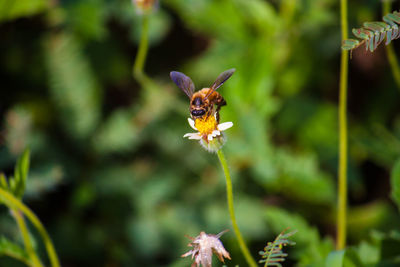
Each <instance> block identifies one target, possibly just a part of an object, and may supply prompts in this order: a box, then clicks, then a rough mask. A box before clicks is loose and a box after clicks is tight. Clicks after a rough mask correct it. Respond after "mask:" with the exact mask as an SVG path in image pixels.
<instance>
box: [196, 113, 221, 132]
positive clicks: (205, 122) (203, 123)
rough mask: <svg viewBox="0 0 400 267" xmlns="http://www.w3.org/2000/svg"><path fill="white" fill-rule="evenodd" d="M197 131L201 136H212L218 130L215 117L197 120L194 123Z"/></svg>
mask: <svg viewBox="0 0 400 267" xmlns="http://www.w3.org/2000/svg"><path fill="white" fill-rule="evenodd" d="M194 125H195V126H196V129H197V130H198V131H199V132H200V134H211V133H212V132H213V131H214V130H217V125H218V123H217V121H216V119H215V117H214V116H213V115H210V116H207V117H205V118H200V119H196V120H195V122H194Z"/></svg>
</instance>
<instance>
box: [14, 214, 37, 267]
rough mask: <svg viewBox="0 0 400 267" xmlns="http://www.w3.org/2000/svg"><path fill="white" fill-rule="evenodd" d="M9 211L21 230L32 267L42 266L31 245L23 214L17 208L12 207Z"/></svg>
mask: <svg viewBox="0 0 400 267" xmlns="http://www.w3.org/2000/svg"><path fill="white" fill-rule="evenodd" d="M11 213H12V215H13V217H14V218H15V220H16V222H17V224H18V228H19V230H20V232H21V235H22V239H23V241H24V246H25V250H26V252H27V253H28V256H29V258H30V259H31V261H32V266H34V267H43V264H42V263H41V262H40V259H39V257H38V256H37V254H36V252H35V249H34V248H33V246H32V242H31V239H30V236H29V231H28V227H27V226H26V223H25V219H24V216H23V215H22V213H21V212H20V211H19V210H16V209H12V210H11Z"/></svg>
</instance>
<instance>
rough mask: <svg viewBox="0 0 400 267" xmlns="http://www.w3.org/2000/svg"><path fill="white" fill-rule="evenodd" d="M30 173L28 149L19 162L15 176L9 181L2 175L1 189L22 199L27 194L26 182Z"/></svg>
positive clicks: (0, 180)
mask: <svg viewBox="0 0 400 267" xmlns="http://www.w3.org/2000/svg"><path fill="white" fill-rule="evenodd" d="M28 172H29V149H26V150H25V151H24V153H23V154H22V155H21V157H20V158H19V159H18V160H17V163H16V165H15V168H14V176H10V177H9V179H8V181H7V180H6V177H5V175H4V174H2V173H1V174H0V187H1V188H3V189H5V190H7V191H9V192H10V193H12V194H13V195H14V196H15V197H17V198H19V199H22V196H23V195H24V193H25V187H26V182H27V178H28Z"/></svg>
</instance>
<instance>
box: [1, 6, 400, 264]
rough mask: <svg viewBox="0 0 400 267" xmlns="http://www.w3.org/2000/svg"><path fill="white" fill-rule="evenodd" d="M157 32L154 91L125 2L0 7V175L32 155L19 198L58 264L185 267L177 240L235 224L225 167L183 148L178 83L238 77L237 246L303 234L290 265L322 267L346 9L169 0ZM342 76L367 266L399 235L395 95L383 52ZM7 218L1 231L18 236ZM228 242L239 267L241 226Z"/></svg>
mask: <svg viewBox="0 0 400 267" xmlns="http://www.w3.org/2000/svg"><path fill="white" fill-rule="evenodd" d="M380 5H381V3H380V2H379V1H363V2H362V3H361V2H356V1H351V2H350V6H349V12H350V13H349V20H350V21H349V23H350V27H359V26H360V25H362V22H364V21H373V20H380V19H381V6H380ZM395 7H397V6H395ZM149 19H150V28H149V35H150V49H149V54H148V58H147V61H146V67H145V71H146V73H147V74H148V75H149V77H151V79H152V81H153V82H154V84H156V86H155V87H154V86H153V88H147V87H146V86H141V85H140V84H139V83H138V82H136V81H135V79H133V77H132V65H133V62H134V59H135V55H136V52H137V48H138V42H139V37H140V29H141V15H139V14H138V13H137V12H136V10H135V6H134V5H133V4H132V3H131V2H130V1H129V0H114V1H107V0H85V1H83V0H81V1H79V0H59V1H56V0H53V1H47V0H18V1H15V0H0V81H1V86H0V87H1V89H0V115H1V128H0V169H1V170H3V171H4V172H5V173H6V174H9V173H11V172H12V170H13V166H14V164H15V161H16V158H17V157H18V156H19V155H21V153H22V152H23V150H24V148H25V147H30V149H31V160H32V162H31V171H30V177H29V179H28V185H27V191H26V194H25V197H24V202H25V203H26V204H27V205H28V206H29V207H31V208H32V209H33V210H34V211H35V213H37V215H38V216H39V217H40V218H41V220H42V222H43V223H44V225H45V226H46V228H47V230H48V231H49V233H50V235H51V237H52V239H53V241H54V244H55V246H56V249H57V252H58V254H59V257H60V260H61V262H62V265H63V266H66V267H68V266H71V267H72V266H108V267H114V266H173V267H179V266H189V265H190V264H191V263H190V262H191V261H190V259H187V258H185V259H180V255H182V254H183V253H185V252H186V251H187V250H188V249H189V248H188V247H187V243H188V241H189V240H188V239H187V238H186V237H185V236H184V235H190V236H196V235H198V233H199V232H200V231H202V230H204V231H206V232H208V233H218V232H220V231H222V230H224V229H231V224H230V220H229V215H228V213H227V205H226V195H225V194H226V192H225V181H224V178H223V173H222V170H221V168H220V166H219V165H218V159H217V157H216V155H214V154H209V153H207V152H206V151H204V150H203V149H202V148H201V147H200V146H199V144H198V143H196V142H193V141H189V140H187V139H183V138H182V136H183V135H184V134H185V133H187V132H192V129H191V128H190V127H189V125H188V123H187V117H188V115H189V112H188V107H189V102H188V99H187V97H186V96H185V95H184V93H182V92H181V91H180V90H179V89H178V87H176V86H175V84H173V82H172V81H171V80H170V79H169V72H170V71H172V70H177V71H182V72H184V73H186V74H187V75H189V76H190V77H191V78H192V80H193V81H194V83H195V84H196V88H197V89H201V88H203V87H208V86H209V85H211V84H212V82H213V81H214V80H215V79H216V77H217V76H218V74H220V73H221V72H222V71H224V70H226V69H229V68H233V67H234V68H236V72H235V74H234V75H233V76H232V78H230V79H229V80H228V81H227V82H226V83H225V84H224V86H222V87H221V88H220V89H219V91H220V93H221V94H222V95H223V96H224V98H225V99H226V101H227V103H228V105H227V106H226V107H224V108H222V110H221V121H222V122H224V121H232V122H233V123H234V127H233V128H231V129H229V130H228V131H227V132H226V133H227V136H228V142H227V144H226V145H225V147H224V151H225V153H226V157H227V160H228V162H229V165H230V170H231V171H232V174H233V179H234V193H235V208H236V213H237V214H236V216H237V219H238V223H239V227H240V228H241V231H242V234H243V235H244V237H245V239H246V240H247V242H248V244H249V247H250V249H251V251H252V254H253V255H254V256H255V257H258V251H260V250H262V249H263V247H264V246H265V245H266V243H267V241H271V240H273V239H274V237H275V236H276V235H277V234H278V233H279V232H281V231H282V230H284V229H285V228H287V227H290V228H291V229H297V230H298V233H297V234H296V235H295V236H294V237H293V240H294V241H296V242H297V245H296V246H295V247H293V248H290V249H288V250H287V251H289V260H288V261H287V262H286V263H287V264H286V266H295V265H297V266H323V265H321V264H322V262H323V260H324V259H325V258H326V256H327V255H328V253H329V252H330V251H331V250H332V249H333V248H334V237H335V231H336V227H335V224H336V219H335V214H336V176H337V161H338V155H337V148H338V133H337V132H338V129H337V128H338V122H337V113H338V112H337V99H338V81H339V56H340V27H339V2H338V1H333V0H319V1H315V0H301V1H296V0H269V1H266V0H161V3H160V5H159V8H158V10H156V11H155V12H153V13H152V14H151V15H150V18H149ZM394 45H395V47H397V48H398V47H399V43H398V42H396V41H394ZM349 77H350V83H349V101H348V105H349V145H350V147H349V162H348V164H349V214H348V216H349V218H348V219H349V220H348V242H349V244H350V245H354V246H355V248H356V249H355V250H356V251H359V252H360V251H361V252H360V253H366V254H365V255H368V257H364V258H363V261H364V263H368V262H371V263H372V262H374V261H376V259H377V257H378V255H377V253H378V251H377V250H376V248H375V247H374V244H375V243H374V242H376V240H377V239H379V238H378V237H379V235H380V234H381V233H383V232H389V231H391V230H393V229H396V228H397V229H398V226H399V224H400V217H399V213H398V209H397V207H396V206H395V205H394V203H393V202H392V200H391V198H390V172H391V169H392V167H393V165H394V163H395V162H396V160H397V159H398V158H399V154H400V115H399V114H400V105H399V92H400V91H399V88H397V87H396V85H395V83H394V81H393V77H392V76H391V71H390V68H389V65H388V62H387V59H386V55H385V50H384V46H382V47H380V48H379V49H378V50H377V51H376V52H374V53H373V54H372V53H367V52H365V50H364V48H360V49H358V50H356V51H354V52H353V57H352V60H351V61H350V76H349ZM0 211H1V213H0V231H1V233H2V234H4V235H5V236H7V237H9V238H11V239H14V240H21V237H20V235H19V232H18V228H17V226H16V225H15V223H14V221H13V219H12V217H11V216H10V215H9V212H8V210H7V209H6V208H5V207H2V208H1V209H0ZM32 233H33V235H34V236H36V237H37V235H36V233H35V231H32ZM377 236H378V237H377ZM222 241H223V242H224V245H225V247H226V249H227V250H228V251H229V252H230V253H231V255H232V261H228V263H227V265H228V266H235V265H236V264H240V266H246V264H245V262H244V259H243V257H242V255H241V253H240V251H239V248H238V245H237V243H236V241H235V238H234V234H233V231H230V232H228V233H227V234H225V235H224V236H223V237H222ZM37 246H38V248H39V250H40V251H41V253H42V254H41V255H42V258H43V259H46V256H45V251H44V249H43V246H42V245H41V242H40V239H39V238H38V239H37ZM0 266H23V265H22V264H20V263H18V262H16V261H14V260H12V259H9V258H5V257H2V258H0ZM216 266H220V265H216Z"/></svg>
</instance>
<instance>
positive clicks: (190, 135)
mask: <svg viewBox="0 0 400 267" xmlns="http://www.w3.org/2000/svg"><path fill="white" fill-rule="evenodd" d="M183 137H184V138H185V137H189V139H195V140H200V139H201V136H200V134H199V133H187V134H185V135H184V136H183Z"/></svg>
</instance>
